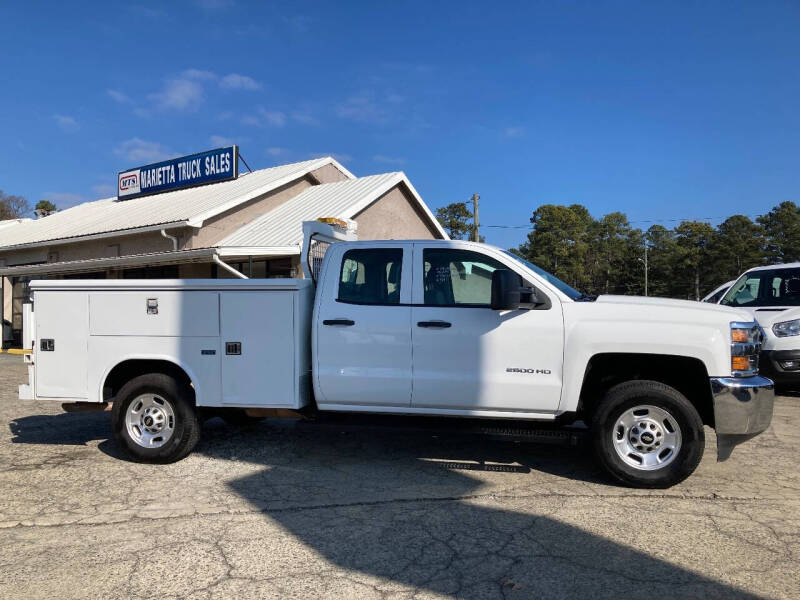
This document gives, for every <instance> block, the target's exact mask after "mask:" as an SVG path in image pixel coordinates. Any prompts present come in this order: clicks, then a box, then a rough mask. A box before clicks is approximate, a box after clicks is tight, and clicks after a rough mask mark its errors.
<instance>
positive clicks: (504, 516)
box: [10, 413, 757, 599]
mask: <svg viewBox="0 0 800 600" xmlns="http://www.w3.org/2000/svg"><path fill="white" fill-rule="evenodd" d="M10 427H11V431H12V432H13V434H14V438H13V441H14V442H15V443H26V444H64V445H85V444H87V443H89V442H92V441H95V440H103V441H101V443H100V445H99V448H100V449H101V450H102V451H103V452H105V453H106V454H108V455H111V456H113V457H114V458H120V453H119V451H118V449H117V447H116V445H115V444H114V443H113V442H112V441H110V440H109V439H108V438H109V435H110V426H109V422H108V414H103V413H89V414H59V415H47V416H31V417H24V418H20V419H17V420H16V421H13V422H12V423H11V425H10ZM196 452H198V453H201V454H204V455H206V456H207V457H211V458H214V459H217V460H227V461H231V463H236V464H237V465H241V463H247V465H249V467H250V470H252V468H251V467H252V466H253V465H257V466H263V467H264V468H263V469H258V470H257V472H255V473H251V474H248V475H246V476H243V477H239V478H234V479H231V480H229V481H227V482H226V485H227V486H228V487H229V489H230V490H232V491H233V492H234V493H235V494H237V495H238V496H239V497H241V498H243V499H245V500H246V501H247V502H248V503H249V504H250V505H251V506H252V507H253V508H254V509H255V510H256V511H258V512H260V513H261V514H263V516H264V518H265V519H267V520H268V521H270V522H272V523H274V524H277V525H278V526H280V528H282V529H283V530H284V531H285V532H287V533H288V534H290V535H291V536H292V537H293V538H294V539H296V540H298V541H300V542H301V543H302V544H303V545H304V546H305V547H306V549H307V551H308V555H307V556H301V557H293V558H292V568H293V569H296V568H297V564H296V561H297V560H305V561H314V562H315V563H316V565H315V566H314V567H313V568H312V567H311V566H310V565H308V564H307V565H306V568H304V569H303V574H302V575H298V576H293V575H288V574H285V570H284V568H283V567H282V566H281V564H283V563H282V562H281V561H285V560H287V558H286V557H282V558H281V556H282V555H281V548H280V547H279V545H280V541H279V540H275V539H272V537H270V538H264V537H261V538H259V537H258V535H257V534H256V533H255V532H250V531H248V532H242V533H241V534H240V537H241V539H238V538H237V539H235V540H234V539H231V540H230V542H231V543H232V544H235V549H234V548H232V553H233V554H234V557H233V558H229V562H230V564H231V565H233V567H234V568H233V571H232V576H234V577H235V576H236V574H237V569H236V568H235V567H236V564H237V561H236V558H235V555H236V553H238V555H239V556H240V557H242V560H243V561H245V562H246V561H251V560H252V557H263V556H266V557H268V558H266V559H262V560H263V564H259V565H258V569H257V572H258V574H259V576H261V577H264V578H272V579H273V583H275V582H276V581H277V582H280V579H281V577H282V576H285V577H286V579H287V581H286V583H285V585H286V586H287V595H288V594H289V591H288V590H289V588H288V586H290V585H300V586H304V585H312V586H314V587H313V589H315V592H314V593H313V595H326V596H331V597H352V596H354V595H358V594H363V595H370V594H377V595H382V596H386V595H390V594H386V593H385V592H391V591H395V592H397V595H398V597H407V596H410V595H413V594H415V593H420V592H421V595H423V596H424V595H426V593H433V594H440V595H445V596H452V597H458V598H467V599H479V598H480V599H483V598H498V599H500V598H503V599H508V598H578V597H587V598H618V597H619V596H620V595H625V594H626V593H630V592H631V591H632V590H646V595H647V596H648V597H667V598H672V597H680V598H726V599H728V598H756V597H757V596H753V595H749V594H746V593H743V592H741V591H740V590H737V589H735V588H733V587H730V586H728V585H726V584H723V583H721V582H718V581H715V580H713V579H710V578H708V577H704V576H702V575H700V574H697V573H694V572H692V571H689V570H687V569H684V568H681V567H679V566H676V565H674V564H671V563H670V562H667V561H666V560H662V559H659V558H656V557H655V556H652V555H650V554H648V553H645V552H642V551H640V550H638V549H635V548H631V547H629V546H626V545H623V544H620V543H618V542H615V541H612V540H610V539H607V538H605V537H603V536H602V535H600V534H598V533H593V532H592V531H591V530H592V529H594V530H601V531H608V530H613V531H614V532H615V535H616V536H617V537H626V538H628V539H631V540H632V543H636V544H637V545H639V546H640V547H642V546H647V545H648V544H652V548H653V551H654V553H659V554H661V555H662V556H664V555H665V554H666V550H668V548H669V543H670V540H668V539H666V540H665V538H663V536H662V535H661V534H659V531H661V528H662V527H663V526H664V522H663V521H664V519H676V518H680V517H679V516H675V515H660V514H658V513H656V512H645V511H642V512H638V513H637V514H636V516H633V515H632V514H631V513H630V512H629V511H625V509H624V505H620V504H619V503H615V504H609V503H608V502H604V501H603V499H602V498H601V497H598V498H597V499H596V500H593V499H592V495H593V494H594V493H595V492H596V490H597V488H596V486H594V489H593V490H592V489H588V488H587V490H586V493H581V491H580V490H579V489H578V490H576V488H575V485H574V484H571V483H569V482H568V481H565V480H574V481H578V482H589V483H595V484H597V483H605V484H608V483H609V482H608V481H607V480H606V479H605V478H604V476H603V475H602V474H601V472H600V471H599V469H598V468H597V467H595V465H594V462H593V460H592V458H591V456H590V454H589V453H588V452H587V451H586V450H585V449H582V448H580V449H576V448H563V447H556V446H546V445H540V444H525V443H524V444H517V443H512V442H505V441H495V440H484V439H474V438H472V439H465V438H463V437H458V436H456V437H452V438H451V437H448V436H446V435H440V436H431V435H430V434H425V433H400V432H383V431H381V432H377V433H376V432H374V431H370V430H368V429H365V430H363V431H357V432H352V431H351V432H337V431H333V430H330V429H324V430H321V431H315V430H314V429H313V428H309V429H300V428H297V427H295V426H293V425H292V424H291V423H286V422H275V421H269V422H265V423H261V424H259V425H256V426H251V427H246V428H241V429H236V428H232V427H228V426H226V425H224V424H223V423H222V422H221V421H220V420H218V419H214V420H212V421H210V422H209V423H207V424H206V426H205V427H204V434H203V438H202V440H201V442H200V444H199V445H198V447H197V449H196ZM187 460H191V457H189V458H188V459H187ZM237 468H238V467H237ZM476 471H478V472H479V473H478V472H476ZM531 477H536V478H537V479H541V481H540V482H539V481H536V480H534V481H533V482H532V481H531V480H530V479H529V478H531ZM619 491H620V494H624V493H625V490H624V489H621V488H620V490H619ZM509 506H512V507H514V508H513V510H511V509H509V508H508V507H509ZM575 511H578V514H577V515H576V513H575ZM587 511H592V514H591V515H590V516H588V517H587V514H586V513H587ZM568 519H571V520H573V521H574V520H579V521H580V522H581V527H577V526H575V525H572V524H569V523H567V522H565V521H566V520H568ZM667 531H668V529H667ZM647 532H650V533H647ZM648 540H649V541H648ZM672 542H673V543H674V542H676V540H672ZM687 543H691V541H690V540H683V544H684V545H685V544H687ZM270 545H272V546H274V548H273V550H274V554H272V553H270V552H269V548H270ZM292 552H293V553H294V552H296V551H295V550H293V551H292ZM320 557H321V558H322V559H324V561H325V562H326V563H327V565H323V566H320V565H319V558H320ZM327 566H331V567H333V568H334V570H333V571H331V570H327V568H326V567H327ZM241 576H242V577H243V578H245V579H248V580H250V584H249V585H252V586H254V587H253V589H251V590H250V592H249V593H250V594H252V595H257V593H258V586H259V580H258V577H254V576H253V575H252V573H251V572H250V573H248V570H247V569H243V571H242V573H241ZM294 577H302V578H304V579H307V580H308V581H303V582H300V581H295V582H294V583H292V581H291V580H292V579H293V578H294ZM279 585H280V583H279ZM295 589H296V588H295ZM306 589H308V588H306Z"/></svg>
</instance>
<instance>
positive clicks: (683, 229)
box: [675, 221, 714, 300]
mask: <svg viewBox="0 0 800 600" xmlns="http://www.w3.org/2000/svg"><path fill="white" fill-rule="evenodd" d="M713 237H714V228H713V227H712V226H711V225H709V224H708V223H703V222H700V221H682V222H681V224H680V225H678V226H677V227H676V228H675V244H676V246H677V250H678V252H677V256H676V258H677V261H676V264H675V267H676V268H675V273H676V275H678V279H677V280H676V281H675V283H676V284H677V286H676V288H677V289H681V288H682V289H683V290H685V292H684V293H685V295H684V294H681V296H682V297H684V298H693V299H694V300H700V298H701V296H700V290H701V289H703V290H705V289H706V288H707V287H708V286H709V285H710V283H709V282H710V281H712V280H713V276H712V273H711V260H710V254H709V252H708V246H709V243H710V242H711V239H712V238H713ZM676 291H677V290H676Z"/></svg>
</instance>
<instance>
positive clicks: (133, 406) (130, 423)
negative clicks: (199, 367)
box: [111, 373, 200, 463]
mask: <svg viewBox="0 0 800 600" xmlns="http://www.w3.org/2000/svg"><path fill="white" fill-rule="evenodd" d="M111 423H112V427H113V431H114V440H115V441H116V442H117V445H119V446H120V447H121V448H122V449H123V450H125V451H126V452H127V454H128V455H129V456H130V457H131V458H132V459H133V460H135V461H137V462H149V463H171V462H176V461H179V460H181V459H182V458H184V457H185V456H186V455H187V454H189V453H190V452H191V451H192V450H193V449H194V447H195V445H196V444H197V441H198V439H200V422H199V419H198V416H197V410H196V408H195V406H194V401H193V399H192V393H191V388H189V387H188V386H186V385H182V384H180V383H179V382H177V381H176V380H175V379H173V378H172V377H170V376H168V375H164V374H162V373H149V374H147V375H140V376H139V377H136V378H134V379H131V380H130V381H129V382H128V383H126V384H125V385H124V386H122V389H121V390H120V391H119V394H117V398H116V400H115V401H114V404H113V406H112V409H111Z"/></svg>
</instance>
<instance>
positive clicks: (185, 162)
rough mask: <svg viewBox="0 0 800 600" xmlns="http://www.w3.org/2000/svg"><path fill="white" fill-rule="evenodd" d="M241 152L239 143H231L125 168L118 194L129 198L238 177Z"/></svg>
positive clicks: (118, 183) (120, 179)
mask: <svg viewBox="0 0 800 600" xmlns="http://www.w3.org/2000/svg"><path fill="white" fill-rule="evenodd" d="M238 152H239V149H238V146H229V147H227V148H217V149H216V150H209V151H208V152H201V153H200V154H192V155H191V156H182V157H180V158H173V159H171V160H165V161H163V162H159V163H153V164H152V165H145V166H144V167H137V168H135V169H130V170H128V171H124V172H122V173H120V174H119V175H118V176H117V186H118V187H117V198H118V199H119V200H129V199H131V198H137V197H139V196H150V195H152V194H160V193H162V192H171V191H173V190H180V189H183V188H189V187H195V186H198V185H205V184H207V183H217V182H219V181H227V180H228V179H236V177H237V176H238V174H239V170H238V162H239V158H238Z"/></svg>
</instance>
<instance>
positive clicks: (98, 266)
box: [0, 246, 300, 277]
mask: <svg viewBox="0 0 800 600" xmlns="http://www.w3.org/2000/svg"><path fill="white" fill-rule="evenodd" d="M299 254H300V247H299V246H288V247H272V248H270V247H261V248H252V247H226V248H197V249H194V250H177V251H173V252H153V253H149V254H130V255H127V256H110V257H106V258H90V259H86V260H72V261H64V262H51V263H38V264H28V265H14V266H9V267H0V276H2V277H12V276H15V275H43V274H49V273H85V272H92V271H104V270H106V269H115V268H125V267H151V266H158V265H164V264H171V265H172V264H186V263H198V262H214V261H215V258H214V257H215V256H217V257H219V258H228V259H230V258H234V257H241V258H247V257H251V256H252V257H269V256H276V257H277V256H294V255H299Z"/></svg>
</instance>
